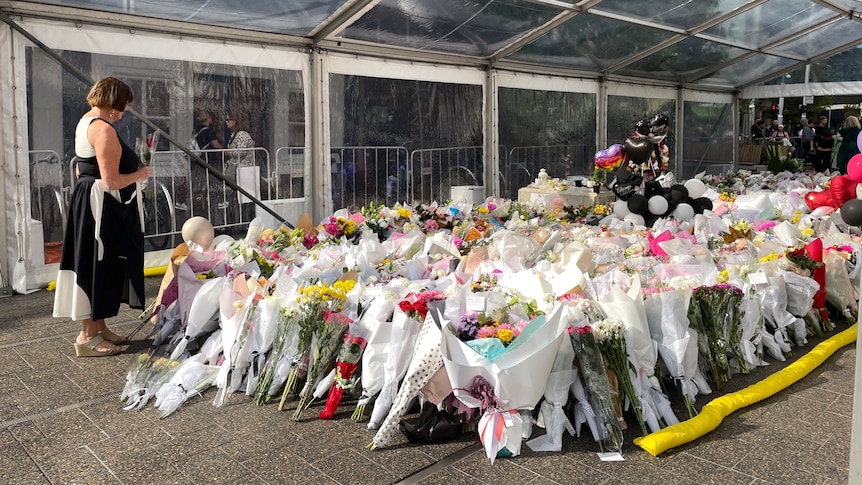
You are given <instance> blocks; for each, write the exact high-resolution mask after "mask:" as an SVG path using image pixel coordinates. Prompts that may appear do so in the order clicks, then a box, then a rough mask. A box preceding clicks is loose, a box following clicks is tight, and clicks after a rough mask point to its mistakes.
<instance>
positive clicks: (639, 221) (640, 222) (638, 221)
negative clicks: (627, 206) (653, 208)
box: [623, 214, 646, 226]
mask: <svg viewBox="0 0 862 485" xmlns="http://www.w3.org/2000/svg"><path fill="white" fill-rule="evenodd" d="M623 220H624V221H626V222H631V223H632V224H634V225H636V226H645V225H646V221H645V220H644V216H642V215H640V214H629V215H627V216H625V217H624V218H623Z"/></svg>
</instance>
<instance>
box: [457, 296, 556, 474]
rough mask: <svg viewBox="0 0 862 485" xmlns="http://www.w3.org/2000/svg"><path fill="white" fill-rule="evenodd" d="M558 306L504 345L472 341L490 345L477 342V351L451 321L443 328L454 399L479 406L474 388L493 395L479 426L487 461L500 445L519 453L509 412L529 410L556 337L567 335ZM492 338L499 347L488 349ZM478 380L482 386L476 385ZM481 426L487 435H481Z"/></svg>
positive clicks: (515, 421)
mask: <svg viewBox="0 0 862 485" xmlns="http://www.w3.org/2000/svg"><path fill="white" fill-rule="evenodd" d="M561 308H562V307H560V310H558V311H557V312H555V313H554V314H553V315H551V316H550V317H548V318H546V317H545V316H539V317H537V318H535V319H534V320H532V321H531V322H530V323H528V324H527V325H526V327H525V328H524V329H523V330H522V331H521V333H520V335H519V336H518V337H517V338H515V339H514V340H513V341H512V343H511V344H509V346H508V347H503V345H502V343H500V341H499V340H497V339H493V338H489V339H481V338H480V339H477V340H473V341H471V343H472V342H479V341H481V340H487V341H489V342H480V343H479V346H478V347H476V346H471V345H468V343H467V342H464V341H463V340H461V338H459V335H458V329H457V328H455V326H454V325H453V324H452V323H447V325H446V327H445V328H444V330H443V343H442V348H441V350H442V353H443V360H444V362H445V365H446V372H447V373H448V374H449V380H450V382H451V383H452V389H453V391H454V393H455V397H457V398H458V399H459V400H460V401H461V402H463V403H464V404H466V405H467V406H469V407H474V408H482V407H483V406H486V407H487V406H488V405H489V401H488V400H484V401H483V400H482V399H480V398H479V397H477V396H479V394H477V392H478V389H476V388H477V385H482V386H483V387H487V388H488V389H487V391H493V396H494V398H493V407H492V408H488V409H485V414H484V416H483V420H484V421H485V423H483V422H482V421H480V423H479V427H480V438H481V439H482V440H483V442H482V443H483V445H484V447H485V453H486V455H487V456H488V458H489V459H490V460H491V461H492V462H493V460H494V457H496V455H497V452H498V451H499V450H500V449H502V448H503V447H505V448H507V449H508V450H509V452H511V453H512V454H513V455H518V454H519V453H520V449H521V436H522V430H521V426H520V424H521V423H520V416H519V415H518V414H517V412H516V413H514V414H512V411H517V410H518V409H532V408H533V407H534V406H535V405H536V403H537V402H538V401H539V399H540V398H541V397H542V394H543V393H544V391H545V384H546V382H547V379H548V376H549V375H550V373H551V369H552V366H553V364H554V360H555V358H556V355H557V352H556V351H557V349H559V346H560V339H562V338H563V337H564V336H565V337H568V336H567V335H566V333H565V329H566V326H567V324H566V322H565V321H564V319H563V318H562V313H563V312H562V311H561ZM493 340H497V342H496V344H498V345H493V344H494V343H495V342H492V341H493ZM482 344H488V345H482ZM477 378H481V381H483V382H484V383H485V384H482V383H477V382H476V381H477ZM487 391H486V392H487ZM483 424H484V425H485V426H483ZM483 428H484V429H486V431H488V433H483V432H482V431H481V430H482V429H483ZM504 429H505V430H506V431H505V432H504V431H503V430H504ZM515 436H517V439H516V438H515Z"/></svg>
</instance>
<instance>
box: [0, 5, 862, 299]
mask: <svg viewBox="0 0 862 485" xmlns="http://www.w3.org/2000/svg"><path fill="white" fill-rule="evenodd" d="M859 3H860V2H858V1H856V0H841V1H837V0H816V1H814V0H782V1H781V3H780V6H779V4H778V0H768V1H764V0H749V1H744V0H715V1H698V2H691V1H682V0H673V1H669V2H662V3H661V5H660V6H656V5H652V4H650V5H649V8H646V6H645V5H644V4H643V3H641V2H630V1H624V0H603V1H599V0H585V1H581V2H577V3H573V2H565V1H560V0H531V1H527V0H505V1H503V0H490V1H487V2H481V3H477V2H468V1H464V0H442V1H435V2H426V1H421V0H379V1H376V0H375V1H372V0H348V1H338V0H330V1H320V2H314V3H312V4H310V3H309V2H305V1H301V0H292V1H271V0H262V1H255V2H239V1H234V0H207V1H204V0H197V1H181V2H176V1H175V2H158V1H149V2H141V1H126V2H115V1H106V0H102V1H98V0H97V1H88V0H79V1H62V2H39V1H32V2H19V1H0V10H2V11H3V12H4V13H5V14H7V15H9V16H10V17H11V19H12V20H13V21H14V22H15V23H16V24H17V25H19V26H20V27H21V28H23V29H25V30H26V31H28V32H30V33H31V34H32V35H33V36H35V37H36V38H37V39H38V40H39V41H41V42H42V43H44V44H45V46H47V47H48V48H51V49H54V50H56V51H58V52H60V53H61V55H62V57H63V59H65V60H66V61H68V62H69V63H71V64H72V65H74V66H75V67H77V68H78V69H80V70H82V71H84V72H85V73H86V74H87V75H89V76H90V77H92V78H94V79H97V78H99V77H102V76H105V75H114V76H118V77H121V78H123V79H124V80H126V81H127V82H129V84H130V85H131V86H132V87H133V89H134V90H135V94H136V100H135V106H134V107H135V109H136V110H138V111H140V112H141V113H142V114H143V115H144V116H146V117H147V118H149V119H150V120H151V121H153V122H154V123H156V124H157V125H158V126H159V127H160V130H161V131H162V132H163V133H164V134H165V135H169V136H171V137H173V138H175V139H177V140H179V141H180V142H181V143H186V141H187V140H188V139H189V138H190V137H191V136H192V135H193V134H194V128H195V126H196V125H197V123H196V119H197V117H198V116H199V115H200V114H201V113H208V114H210V115H211V118H212V121H213V127H214V129H215V130H216V132H217V135H218V139H219V141H220V144H221V145H223V146H225V145H228V144H229V142H230V139H231V135H232V133H231V132H230V131H229V130H227V128H226V124H225V118H226V117H227V116H231V117H232V118H234V119H236V120H238V125H239V127H240V128H241V129H244V130H246V131H248V132H249V133H250V135H251V137H252V138H253V140H254V146H253V147H251V148H246V149H242V150H244V151H241V152H237V151H236V150H234V151H230V150H227V149H214V150H208V151H205V154H206V159H207V161H208V162H209V163H211V164H212V165H213V166H214V167H216V168H218V169H219V170H221V171H225V172H226V173H228V175H229V176H231V175H232V176H234V177H236V180H237V182H238V183H241V184H242V186H243V187H244V188H246V187H248V188H250V189H252V192H253V194H254V195H256V196H257V197H258V198H259V199H261V200H262V201H263V202H264V203H265V204H266V205H268V206H270V207H272V208H274V209H276V210H277V211H278V212H279V213H280V214H282V215H283V216H284V217H285V218H286V219H287V220H288V221H290V222H293V221H295V220H296V218H297V217H298V215H299V214H301V213H303V212H308V213H310V214H311V215H312V218H313V219H316V220H319V219H320V218H322V217H323V216H324V215H327V214H329V213H331V212H332V211H333V210H335V209H337V208H340V207H344V206H353V207H360V206H362V205H364V204H367V203H369V202H372V201H373V202H393V201H398V200H402V201H413V200H426V201H430V200H434V199H437V200H440V199H446V198H448V197H449V195H450V188H451V187H452V186H472V187H478V188H479V191H480V193H481V194H484V195H503V196H509V197H516V196H517V190H518V188H519V187H522V186H524V185H526V184H527V183H529V181H531V180H532V179H533V178H534V177H535V175H536V173H537V172H538V170H539V169H541V168H547V169H548V170H549V171H550V172H551V174H552V176H557V177H564V176H567V175H587V174H588V173H590V172H591V170H592V156H593V154H594V153H595V151H596V150H598V149H602V148H605V147H607V146H608V145H610V144H613V143H622V142H623V141H624V140H625V138H626V137H627V136H628V133H629V132H630V130H631V127H632V125H633V123H634V122H635V121H637V120H638V119H641V118H643V117H646V116H648V115H650V114H652V113H655V112H663V113H665V114H667V115H668V116H669V117H670V119H671V122H672V131H671V134H670V136H669V138H668V141H669V142H670V143H669V145H670V150H671V159H672V167H673V168H674V170H675V171H676V172H677V175H678V177H679V176H689V175H690V174H691V173H694V172H696V171H701V170H709V171H723V170H727V169H732V168H733V167H735V159H736V158H735V157H736V155H735V148H734V143H733V142H734V140H735V139H736V138H737V135H738V127H737V126H736V125H737V123H735V120H736V119H737V118H738V113H737V109H736V94H737V91H738V90H740V89H742V90H743V94H744V95H748V92H749V91H750V90H757V89H767V90H768V89H779V88H778V87H776V86H771V85H770V84H769V83H770V82H771V81H772V80H773V79H774V78H776V76H778V75H782V76H783V75H784V74H786V73H796V72H799V71H804V72H805V75H804V76H799V77H800V82H808V83H809V84H807V85H806V86H814V85H815V84H816V85H817V86H826V87H827V88H828V89H833V90H835V89H851V90H852V89H855V88H854V86H856V84H858V81H859V80H858V76H856V77H854V75H853V74H849V73H850V72H854V68H853V66H858V63H859V55H858V51H859V49H855V46H857V45H859V44H862V29H859V28H858V27H859V15H858V14H857V13H851V10H853V9H854V8H857V7H858V4H859ZM857 10H858V8H857ZM826 34H828V35H826ZM0 56H2V58H3V59H4V69H3V70H2V71H0V114H2V118H0V122H2V123H3V126H2V128H3V129H2V130H0V137H2V143H0V147H2V148H0V150H2V154H3V155H2V159H3V160H4V162H3V170H4V175H5V176H4V185H2V188H0V190H2V194H0V195H2V196H3V200H4V210H3V212H2V220H0V223H2V225H3V226H4V227H6V228H7V231H6V233H5V237H4V238H3V239H2V244H3V247H2V250H3V251H2V252H3V254H4V255H5V258H3V262H2V265H3V266H2V269H3V274H4V276H5V277H7V278H11V279H13V280H14V286H15V289H16V290H17V291H26V289H27V288H33V287H37V286H39V285H42V284H44V283H45V282H47V281H49V280H51V279H53V276H54V274H55V272H56V265H55V264H54V261H55V260H56V257H57V255H58V253H59V247H60V242H61V240H62V225H63V222H64V217H65V212H64V211H65V210H66V206H65V204H66V201H67V199H68V195H69V191H70V184H71V177H72V175H71V171H70V169H69V162H70V159H71V157H72V155H73V154H72V153H71V147H72V130H73V128H74V125H75V123H76V122H77V120H78V119H79V117H80V115H81V114H82V113H83V112H84V111H85V110H86V108H87V107H86V104H85V101H84V97H85V94H86V91H87V89H89V86H87V85H85V84H84V83H82V82H80V81H79V80H77V79H76V78H75V77H74V76H72V75H70V74H69V73H68V72H67V70H65V69H64V68H63V66H61V65H60V64H59V63H58V62H56V61H55V60H53V59H51V58H50V57H48V56H47V55H46V54H45V53H44V52H42V50H41V49H39V48H38V47H37V46H35V45H33V44H32V43H31V42H30V41H28V40H27V39H26V38H25V37H23V36H22V35H20V34H19V33H18V32H16V31H14V30H12V29H11V28H10V27H8V26H6V25H5V24H4V25H3V26H2V27H0ZM7 59H10V60H11V62H8V63H7V62H6V60H7ZM833 59H836V60H838V61H837V62H835V63H834V64H835V65H834V66H833V65H832V63H833ZM7 65H8V66H9V67H10V68H9V69H6V68H5V67H6V66H7ZM807 66H810V67H807ZM842 66H844V67H842ZM855 72H856V73H858V72H859V69H855ZM840 73H846V74H840ZM830 76H834V77H835V83H833V82H831V81H830V79H829V78H830ZM761 83H764V84H763V86H760V85H759V84H761ZM854 83H856V84H854ZM827 85H829V86H827ZM836 86H837V87H836ZM23 87H26V89H20V88H23ZM780 89H785V90H786V89H789V88H788V87H787V85H786V84H782V85H781V87H780ZM118 128H119V129H120V131H121V133H122V135H123V136H124V138H125V140H126V141H127V142H128V143H129V144H130V145H132V146H134V147H136V148H137V149H138V150H139V151H140V152H141V153H142V154H146V155H148V156H149V157H151V160H152V164H153V167H154V170H155V172H156V173H155V176H154V177H153V179H152V180H151V181H150V183H149V184H148V186H147V189H146V191H145V192H146V193H145V195H144V197H145V208H146V214H145V219H146V237H147V240H146V246H147V249H148V250H149V251H150V253H148V256H149V258H150V263H149V264H151V265H154V266H157V265H159V264H163V262H164V261H165V254H166V252H168V251H169V250H170V248H172V247H173V245H175V244H177V243H178V242H179V240H180V239H181V236H180V235H179V231H180V229H181V227H182V223H183V222H184V221H185V220H186V219H187V218H188V217H190V216H192V215H202V216H204V217H208V218H210V219H211V220H212V221H213V222H214V224H215V225H216V227H217V229H219V230H220V231H222V232H227V233H239V232H241V231H242V230H243V228H244V227H245V225H246V224H247V223H248V220H249V219H250V218H251V217H254V216H255V215H258V214H260V215H262V216H264V217H266V216H267V214H266V213H263V212H261V211H260V210H259V209H255V208H254V206H253V205H249V204H244V205H241V206H240V209H237V210H234V209H233V208H231V204H226V202H229V201H232V200H234V199H231V197H236V194H234V193H232V192H231V191H230V190H229V188H227V187H226V186H225V184H223V183H221V182H220V181H219V180H217V179H215V178H214V177H211V176H206V174H205V176H204V177H203V179H201V177H199V176H195V174H194V171H195V168H194V167H195V166H194V165H193V164H192V163H191V162H190V161H189V160H188V158H187V157H186V156H184V154H183V153H182V152H181V151H180V150H179V149H178V148H177V147H175V146H171V145H170V144H169V143H167V141H166V136H160V137H158V139H155V138H156V137H155V136H154V135H155V133H154V132H153V130H152V129H150V128H148V127H147V126H146V125H145V124H143V123H141V122H139V121H137V120H135V119H133V117H131V116H127V117H126V118H125V119H124V120H123V123H122V124H121V125H119V126H118ZM148 143H149V145H148ZM236 160H243V162H242V163H240V165H243V166H244V167H243V168H244V169H246V168H248V169H251V170H239V169H236V171H235V172H234V171H233V169H232V168H231V166H232V165H234V166H235V165H237V164H236V163H234V162H235V161H236ZM239 202H242V200H241V199H240V200H239ZM268 222H269V223H271V224H275V223H276V221H275V220H273V219H272V218H270V219H269V220H268Z"/></svg>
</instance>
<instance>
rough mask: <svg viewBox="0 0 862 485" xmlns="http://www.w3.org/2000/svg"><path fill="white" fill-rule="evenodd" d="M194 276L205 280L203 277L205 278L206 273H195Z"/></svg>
mask: <svg viewBox="0 0 862 485" xmlns="http://www.w3.org/2000/svg"><path fill="white" fill-rule="evenodd" d="M195 276H197V277H198V279H199V280H205V279H207V275H206V274H204V273H198V274H196V275H195Z"/></svg>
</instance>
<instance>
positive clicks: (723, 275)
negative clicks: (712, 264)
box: [718, 269, 727, 283]
mask: <svg viewBox="0 0 862 485" xmlns="http://www.w3.org/2000/svg"><path fill="white" fill-rule="evenodd" d="M718 282H719V283H727V270H726V269H723V270H721V271H719V272H718Z"/></svg>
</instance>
